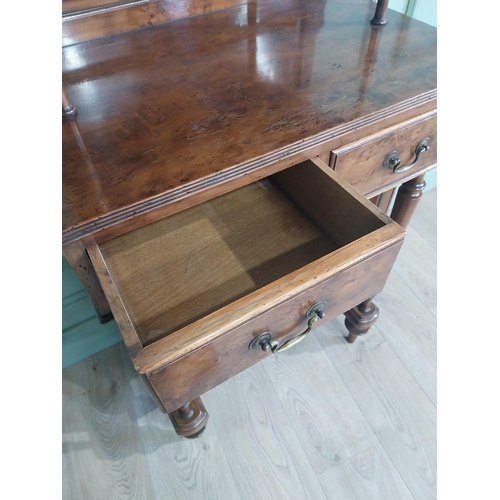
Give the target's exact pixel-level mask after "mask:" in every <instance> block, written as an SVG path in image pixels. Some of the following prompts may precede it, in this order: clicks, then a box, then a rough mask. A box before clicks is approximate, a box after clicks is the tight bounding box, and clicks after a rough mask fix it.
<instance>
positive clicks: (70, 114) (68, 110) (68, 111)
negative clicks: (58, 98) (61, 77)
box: [62, 87, 78, 120]
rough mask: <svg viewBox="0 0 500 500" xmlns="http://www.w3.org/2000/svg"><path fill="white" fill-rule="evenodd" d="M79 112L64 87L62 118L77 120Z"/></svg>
mask: <svg viewBox="0 0 500 500" xmlns="http://www.w3.org/2000/svg"><path fill="white" fill-rule="evenodd" d="M77 114H78V112H77V109H76V108H75V106H74V105H73V104H71V102H70V101H69V99H68V96H67V94H66V91H65V90H64V87H63V89H62V116H63V118H64V119H65V120H73V119H75V118H76V116H77Z"/></svg>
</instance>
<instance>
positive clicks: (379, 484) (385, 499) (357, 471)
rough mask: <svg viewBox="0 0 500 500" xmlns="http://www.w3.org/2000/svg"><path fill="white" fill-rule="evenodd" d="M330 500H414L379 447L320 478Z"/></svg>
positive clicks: (363, 452) (367, 451)
mask: <svg viewBox="0 0 500 500" xmlns="http://www.w3.org/2000/svg"><path fill="white" fill-rule="evenodd" d="M320 480H321V484H322V486H323V490H324V491H325V493H326V495H327V497H328V500H367V499H369V500H414V497H413V495H412V494H411V493H410V491H409V490H408V488H407V486H406V484H405V483H404V481H403V479H402V478H401V476H400V475H399V473H398V471H397V469H396V467H394V464H393V463H392V462H391V460H390V458H389V457H388V456H387V453H386V452H385V450H384V449H383V447H382V446H381V445H380V444H376V445H375V446H372V447H371V448H368V449H367V450H364V451H362V452H361V453H359V454H358V455H356V456H355V457H353V458H350V459H349V460H346V461H345V462H342V463H341V464H339V465H337V466H336V467H333V468H332V469H330V470H329V471H326V472H324V473H323V474H321V475H320Z"/></svg>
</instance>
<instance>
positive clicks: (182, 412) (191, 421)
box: [169, 398, 208, 439]
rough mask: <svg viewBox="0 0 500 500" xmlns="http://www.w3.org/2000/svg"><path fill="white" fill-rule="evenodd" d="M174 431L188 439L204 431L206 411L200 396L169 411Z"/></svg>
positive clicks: (196, 436)
mask: <svg viewBox="0 0 500 500" xmlns="http://www.w3.org/2000/svg"><path fill="white" fill-rule="evenodd" d="M169 417H170V420H171V421H172V425H173V426H174V429H175V432H176V433H177V434H179V435H180V436H183V437H187V438H190V439H194V438H198V437H200V436H201V435H202V434H203V432H205V427H206V425H207V422H208V412H207V409H206V408H205V405H204V404H203V401H202V400H201V399H200V398H196V399H194V400H193V401H189V402H188V403H186V404H184V405H182V406H181V407H180V408H177V410H175V411H173V412H171V413H169Z"/></svg>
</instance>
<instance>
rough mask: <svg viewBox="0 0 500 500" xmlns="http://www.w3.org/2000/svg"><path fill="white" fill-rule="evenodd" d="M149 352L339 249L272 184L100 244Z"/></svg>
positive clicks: (241, 191) (251, 187) (239, 192)
mask: <svg viewBox="0 0 500 500" xmlns="http://www.w3.org/2000/svg"><path fill="white" fill-rule="evenodd" d="M100 248H101V252H102V254H103V257H104V260H105V261H106V262H107V264H108V266H109V268H110V270H111V274H112V276H113V280H114V281H115V283H116V284H117V285H116V286H117V289H118V291H119V293H120V295H121V297H122V300H123V301H124V303H125V304H126V306H127V308H128V309H129V311H130V314H131V319H132V321H133V323H134V325H135V327H136V329H137V331H138V334H139V336H140V339H141V344H142V345H148V344H150V343H152V342H154V341H155V340H158V339H159V338H162V337H164V336H165V335H168V334H170V333H172V332H174V331H176V330H178V329H179V328H182V327H183V326H186V325H187V324H190V323H192V322H194V321H196V320H198V319H200V318H203V317H205V316H206V315H208V314H210V313H212V312H213V311H215V310H217V309H220V308H221V307H223V306H225V305H227V304H229V303H231V302H234V301H235V300H237V299H239V298H241V297H243V296H245V295H248V294H249V293H251V292H253V291H255V290H258V289H260V288H262V287H264V286H266V285H268V284H269V283H271V282H273V281H275V280H277V279H279V278H281V277H283V276H285V275H287V274H289V273H290V272H292V271H295V270H297V269H300V268H301V267H303V266H305V265H306V264H309V263H310V262H312V261H314V260H316V259H319V258H320V257H323V256H324V255H327V254H330V253H331V252H333V251H334V250H336V249H337V248H338V245H337V244H336V243H335V242H333V241H331V239H330V238H328V236H326V235H325V234H324V233H322V232H321V231H320V230H319V229H318V228H317V227H316V226H315V225H314V223H313V222H312V221H311V220H310V219H309V218H307V217H306V216H305V215H304V214H303V213H302V212H301V211H300V210H299V209H298V208H297V207H296V206H295V205H294V204H293V202H292V201H291V200H290V199H288V198H286V197H285V196H283V195H282V194H281V193H280V191H279V189H277V188H275V187H273V186H272V184H271V183H270V182H269V184H268V187H261V186H260V185H257V184H251V185H249V186H245V187H243V188H240V189H238V190H236V191H233V192H231V193H228V194H226V195H223V196H220V197H219V198H215V199H213V200H210V201H209V202H207V203H204V204H202V205H197V206H196V207H193V208H192V209H189V210H185V211H183V212H180V213H178V214H175V215H173V216H171V217H167V218H165V219H162V220H161V221H158V222H155V223H154V224H150V225H148V226H145V227H144V228H141V229H138V230H136V231H133V232H132V233H128V234H126V235H124V236H122V237H119V238H115V239H114V240H110V241H108V242H106V243H104V244H102V245H101V247H100Z"/></svg>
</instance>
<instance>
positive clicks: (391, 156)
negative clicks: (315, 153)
mask: <svg viewBox="0 0 500 500" xmlns="http://www.w3.org/2000/svg"><path fill="white" fill-rule="evenodd" d="M425 139H428V149H427V150H424V151H422V152H421V153H420V154H418V158H417V153H416V149H417V147H418V146H419V144H421V142H422V141H423V140H425ZM436 158H437V118H436V113H435V112H431V113H427V114H425V115H421V116H420V117H418V118H416V119H413V120H410V121H407V122H405V123H403V124H401V125H398V126H397V127H391V128H389V129H386V130H384V131H383V132H381V133H379V134H375V135H372V136H369V137H366V138H364V139H361V140H359V141H355V142H352V143H350V144H347V145H345V146H342V147H340V148H338V149H335V150H333V151H332V159H331V166H332V168H333V169H334V170H335V171H336V172H337V173H338V174H339V175H341V176H342V178H343V179H345V180H346V181H347V182H349V183H350V184H351V185H352V186H354V187H355V188H356V189H357V190H358V191H360V192H361V193H363V194H364V195H365V196H375V195H376V194H379V193H381V192H383V191H385V190H387V189H389V188H391V187H394V186H396V185H398V184H401V183H402V182H404V181H405V180H407V179H409V178H411V177H415V175H417V174H420V173H423V172H425V171H426V170H429V169H430V168H433V167H434V166H435V164H436ZM398 160H399V161H398ZM384 162H385V166H384ZM396 165H397V166H396ZM395 166H396V167H395Z"/></svg>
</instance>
